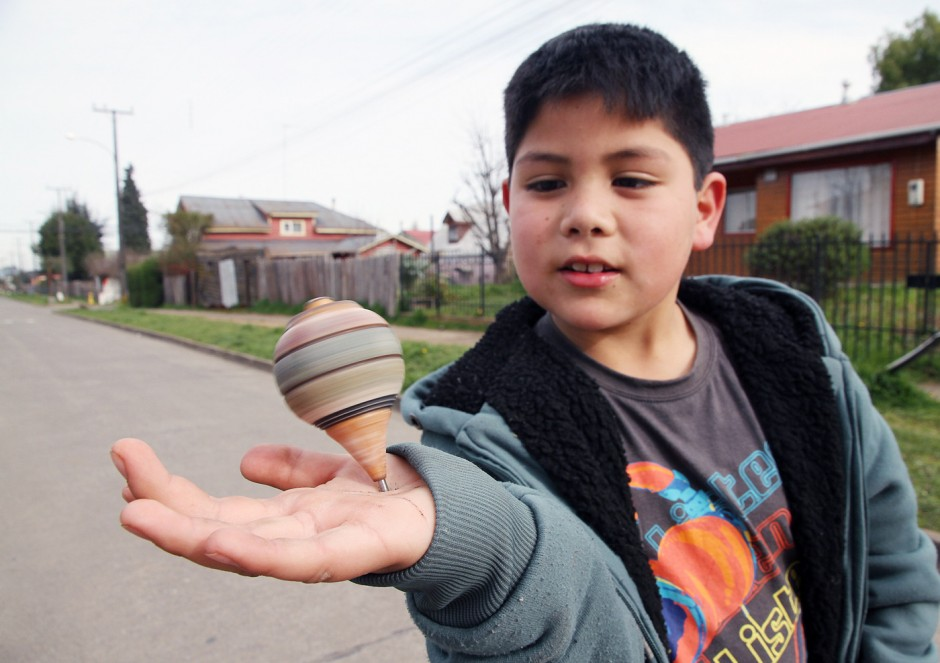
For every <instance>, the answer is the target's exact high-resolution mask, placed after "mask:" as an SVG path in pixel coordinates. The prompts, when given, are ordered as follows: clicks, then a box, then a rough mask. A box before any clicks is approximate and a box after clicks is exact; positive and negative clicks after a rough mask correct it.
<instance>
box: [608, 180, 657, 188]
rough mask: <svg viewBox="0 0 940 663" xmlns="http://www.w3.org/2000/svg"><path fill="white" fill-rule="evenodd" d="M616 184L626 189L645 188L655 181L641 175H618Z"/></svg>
mask: <svg viewBox="0 0 940 663" xmlns="http://www.w3.org/2000/svg"><path fill="white" fill-rule="evenodd" d="M614 186H616V187H623V188H625V189H645V188H646V187H650V186H653V182H651V181H650V180H645V179H642V178H640V177H616V178H614Z"/></svg>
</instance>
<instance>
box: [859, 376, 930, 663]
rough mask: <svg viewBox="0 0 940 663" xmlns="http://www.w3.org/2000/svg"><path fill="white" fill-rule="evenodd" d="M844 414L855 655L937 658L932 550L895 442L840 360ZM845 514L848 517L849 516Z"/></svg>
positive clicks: (905, 659) (898, 661) (889, 658)
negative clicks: (858, 585)
mask: <svg viewBox="0 0 940 663" xmlns="http://www.w3.org/2000/svg"><path fill="white" fill-rule="evenodd" d="M841 373H842V376H843V380H844V382H845V384H844V387H845V391H844V393H843V408H844V409H843V416H844V417H845V421H844V424H845V426H846V427H847V430H848V431H850V434H851V435H852V436H853V438H854V440H855V446H854V448H855V449H856V451H857V453H860V454H861V461H862V462H861V471H862V473H863V475H862V476H860V477H859V480H860V481H861V482H863V486H862V493H863V495H864V503H863V504H862V505H861V508H862V509H864V514H863V516H862V517H863V518H864V521H865V522H866V524H867V528H866V532H867V541H862V542H861V544H862V545H865V546H867V559H866V560H865V561H866V562H867V564H865V565H864V566H863V568H867V583H866V584H865V587H866V588H867V589H866V591H865V595H864V597H863V599H864V600H865V602H866V604H867V605H866V607H865V609H864V612H863V613H861V615H860V620H861V622H862V623H861V634H860V635H861V637H860V640H859V651H858V660H860V661H894V662H896V663H907V662H913V661H918V662H927V661H936V660H937V651H936V646H935V644H934V643H933V636H934V634H935V632H936V628H937V617H938V606H940V575H938V573H937V554H936V548H935V547H934V545H933V543H932V542H931V541H930V539H929V538H928V537H927V536H926V535H925V534H924V533H923V532H922V531H920V530H919V529H918V527H917V500H916V495H915V493H914V488H913V485H912V483H911V480H910V477H909V475H908V472H907V468H906V466H905V464H904V460H903V459H902V457H901V453H900V450H899V448H898V445H897V441H896V440H895V438H894V434H893V433H892V431H891V429H890V428H889V426H888V424H887V423H886V422H885V420H884V419H883V418H882V416H881V415H880V414H879V413H878V412H877V411H876V409H875V407H874V406H873V404H872V402H871V399H870V397H869V394H868V390H867V389H866V388H865V386H864V384H863V383H862V381H861V379H860V378H859V377H858V375H857V374H856V373H855V371H854V370H853V369H852V368H851V367H850V366H849V365H848V360H846V359H844V358H843V359H842V362H841ZM850 518H851V516H850Z"/></svg>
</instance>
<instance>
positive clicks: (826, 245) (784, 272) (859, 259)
mask: <svg viewBox="0 0 940 663" xmlns="http://www.w3.org/2000/svg"><path fill="white" fill-rule="evenodd" d="M747 263H748V267H749V268H750V270H751V273H752V274H753V275H754V276H762V277H764V278H770V279H775V280H777V281H782V282H784V283H788V284H790V285H792V286H793V287H795V288H797V289H799V290H802V291H803V292H805V293H807V294H808V295H810V296H812V297H813V298H815V299H817V300H821V299H823V298H824V297H826V296H828V295H831V294H833V292H834V291H835V289H836V288H837V287H838V285H839V284H840V283H844V282H846V281H848V280H850V279H851V278H853V277H855V276H858V275H859V274H861V273H863V272H865V271H866V270H867V269H868V268H869V266H870V265H871V254H870V251H869V248H868V246H866V245H865V244H864V243H863V242H862V233H861V230H860V229H859V228H858V227H857V226H856V225H855V224H853V223H852V222H851V221H846V220H845V219H840V218H839V217H835V216H823V217H817V218H815V219H806V220H800V221H791V220H789V219H785V220H783V221H780V222H778V223H776V224H774V225H773V226H771V227H770V229H769V230H768V231H767V232H765V233H764V234H763V235H762V236H761V238H760V239H759V240H758V241H757V243H756V244H754V246H753V247H752V248H751V250H750V251H749V252H748V254H747Z"/></svg>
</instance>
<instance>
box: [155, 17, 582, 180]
mask: <svg viewBox="0 0 940 663" xmlns="http://www.w3.org/2000/svg"><path fill="white" fill-rule="evenodd" d="M584 4H586V3H579V8H580V9H583V7H584ZM529 5H536V6H534V7H533V8H532V10H531V11H528V12H526V13H525V14H523V15H521V16H520V17H518V18H516V19H515V20H513V22H512V23H510V24H509V25H507V26H506V27H504V28H502V29H501V30H500V31H498V32H496V33H489V34H486V33H485V34H484V35H483V38H482V39H478V40H475V41H471V42H469V43H466V42H467V38H468V37H469V36H470V35H474V34H476V33H479V32H480V31H481V30H484V29H485V28H487V27H488V26H490V25H491V24H493V23H494V22H497V21H500V22H503V23H505V21H506V18H507V16H509V15H511V14H514V13H515V12H517V11H518V10H520V9H524V8H526V7H528V6H529ZM571 6H572V5H571V3H570V2H569V1H568V0H560V1H558V2H555V3H553V4H552V5H551V6H549V7H548V8H546V7H545V6H544V5H542V4H541V3H539V4H536V3H535V2H533V0H520V1H519V2H516V3H514V4H513V5H512V6H511V7H510V8H509V9H501V10H499V11H497V12H495V13H493V14H491V15H484V16H481V17H480V18H479V19H478V20H477V21H476V22H475V23H474V24H472V25H471V26H469V27H468V26H461V27H460V28H459V31H458V30H453V31H449V32H447V33H444V34H442V35H441V36H440V37H438V38H437V39H436V40H435V41H434V42H432V43H431V44H430V45H429V46H425V47H424V48H422V49H421V50H420V51H418V52H417V53H415V54H414V55H412V56H410V57H407V58H405V59H404V60H403V61H400V62H398V63H396V64H394V65H392V66H391V67H388V68H386V69H384V70H382V71H381V72H379V74H378V75H377V76H376V77H374V78H372V79H370V80H369V81H366V82H365V83H363V84H362V85H360V86H358V88H354V89H353V90H352V91H351V92H349V93H342V92H336V93H335V94H334V95H332V96H330V97H326V98H325V99H321V100H320V101H319V103H320V104H321V105H322V106H326V107H329V106H331V105H335V104H334V101H337V102H338V101H339V100H340V98H341V99H343V100H344V102H343V103H339V104H338V105H337V107H336V110H334V111H332V112H331V113H330V114H329V115H327V116H326V117H325V118H322V119H320V120H319V121H317V122H316V123H314V124H312V125H309V126H308V127H306V128H304V129H301V130H298V131H297V132H294V133H293V134H292V135H291V137H290V138H291V140H293V141H303V140H305V139H307V138H309V137H310V136H311V135H313V134H315V133H317V132H319V131H322V130H323V129H324V128H326V127H328V126H330V125H331V124H333V123H335V122H336V121H337V120H340V119H342V118H345V117H348V116H349V115H350V114H351V113H354V112H356V111H357V110H359V109H361V108H362V107H365V106H368V105H369V104H374V103H376V102H378V101H379V100H381V99H384V98H385V97H388V96H390V95H392V94H395V93H398V92H401V91H402V90H403V89H405V88H407V87H409V86H411V85H413V84H414V83H415V82H417V81H419V80H421V79H423V78H425V77H427V76H429V75H431V74H434V73H438V72H440V71H444V70H447V69H449V68H451V67H453V66H456V65H457V64H458V63H461V62H463V61H466V60H467V59H469V58H470V57H471V56H474V55H476V56H479V55H480V54H481V53H482V54H484V57H486V59H488V60H491V59H492V56H491V55H489V56H487V55H486V49H487V47H489V46H492V45H496V44H499V43H502V42H504V41H505V40H507V39H509V38H517V37H518V35H519V34H520V32H521V31H522V30H523V29H524V30H525V31H530V30H531V29H532V28H533V26H535V25H538V24H539V23H542V22H545V21H547V20H548V19H550V18H552V17H553V16H554V14H556V13H558V12H559V11H561V10H563V9H568V8H571ZM461 42H463V43H464V45H462V46H460V48H459V50H457V51H456V52H453V53H451V54H450V55H449V56H447V57H445V58H440V55H441V50H442V48H443V47H444V45H450V46H451V49H453V45H454V44H458V45H460V44H461ZM479 59H480V60H483V59H484V58H483V57H480V58H479ZM426 62H428V64H426V65H425V66H422V65H424V64H425V63H426ZM399 74H406V76H405V77H404V78H403V79H399V80H388V79H389V78H390V77H392V76H396V75H399ZM377 87H378V89H377ZM334 98H337V99H334ZM412 103H414V102H412ZM333 137H335V136H333ZM283 145H284V140H283V138H282V140H280V141H278V142H277V143H273V142H272V143H270V144H268V145H266V146H264V147H261V148H259V149H257V150H255V151H253V152H250V153H248V154H246V155H245V156H243V157H241V158H238V159H234V160H232V161H229V162H228V163H225V164H222V165H221V166H219V167H218V168H215V169H213V170H211V171H207V172H204V173H202V174H201V175H197V176H195V177H192V178H188V179H187V180H184V181H181V182H177V183H175V184H173V185H171V186H165V187H160V188H157V189H152V190H148V191H146V192H145V195H157V194H160V193H165V192H167V191H173V190H178V189H181V188H183V187H186V186H189V185H191V184H195V183H197V182H201V181H204V180H206V179H210V178H212V177H215V176H217V175H219V174H222V173H224V172H227V171H230V170H232V169H235V168H238V167H240V166H243V165H246V164H248V163H251V162H253V161H256V160H258V159H260V158H263V157H265V156H268V155H270V154H273V153H275V152H277V151H279V150H282V149H283Z"/></svg>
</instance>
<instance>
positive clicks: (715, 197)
mask: <svg viewBox="0 0 940 663" xmlns="http://www.w3.org/2000/svg"><path fill="white" fill-rule="evenodd" d="M727 193H728V182H727V180H725V176H724V175H722V174H721V173H716V172H714V171H713V172H710V173H708V175H706V176H705V179H704V180H703V181H702V186H701V187H700V188H699V191H698V203H697V207H696V209H697V212H698V219H697V221H696V223H695V236H694V238H693V240H692V250H693V251H704V250H705V249H707V248H708V247H710V246H711V245H712V242H713V241H714V240H715V231H716V230H717V229H718V222H719V221H721V213H722V211H723V210H724V208H725V196H726V195H727Z"/></svg>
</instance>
